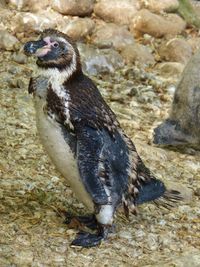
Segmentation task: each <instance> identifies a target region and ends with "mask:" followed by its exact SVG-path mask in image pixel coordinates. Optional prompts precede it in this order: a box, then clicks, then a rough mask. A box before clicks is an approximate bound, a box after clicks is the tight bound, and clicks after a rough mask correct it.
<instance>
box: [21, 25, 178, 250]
mask: <svg viewBox="0 0 200 267" xmlns="http://www.w3.org/2000/svg"><path fill="white" fill-rule="evenodd" d="M37 42H38V44H37ZM44 43H45V44H44ZM37 46H38V48H37ZM25 52H26V53H27V54H33V55H36V56H38V60H37V65H38V67H39V72H38V76H36V77H33V78H31V80H30V84H29V93H32V94H33V96H34V101H35V108H36V120H37V127H38V131H39V134H40V137H41V140H42V143H43V145H44V147H45V148H46V150H47V152H48V154H49V156H50V157H51V159H52V161H53V162H54V164H55V165H56V167H57V169H58V170H59V171H60V172H61V173H62V174H63V176H64V177H65V178H66V179H67V182H68V184H69V185H70V186H71V188H72V190H73V191H74V192H75V194H76V195H77V197H78V198H79V200H80V201H82V202H83V203H84V204H85V205H86V207H87V208H88V210H89V211H90V212H91V213H93V214H95V217H96V218H95V219H94V217H92V218H93V219H92V220H94V222H95V223H96V224H97V226H98V227H97V228H98V230H97V233H96V234H89V233H85V234H82V235H79V236H78V238H77V239H76V240H74V241H73V244H74V245H80V246H85V247H88V246H93V245H97V244H99V242H100V241H101V239H102V238H105V237H106V236H107V233H108V228H109V227H110V226H111V225H112V223H113V216H114V213H115V211H116V209H117V207H118V206H119V205H120V204H123V207H124V211H125V214H126V216H128V215H129V212H132V213H136V205H138V204H142V203H144V202H147V201H156V200H158V199H159V198H160V197H162V198H163V199H166V200H168V201H170V200H171V201H175V200H177V199H179V198H180V197H179V196H178V192H176V191H167V190H166V188H165V185H164V184H163V183H162V182H161V181H160V180H157V179H156V178H155V177H154V176H153V175H152V174H151V172H150V171H149V169H148V168H146V167H145V165H144V164H143V162H142V160H141V159H140V157H139V155H138V154H137V151H136V149H135V146H134V144H133V143H132V141H131V140H130V139H129V138H128V137H127V136H126V135H125V133H124V132H123V130H122V129H121V127H120V124H119V122H118V121H117V119H116V116H115V114H114V113H113V112H112V110H111V109H110V108H109V106H108V105H107V104H106V102H105V101H104V99H103V98H102V96H101V94H100V92H99V91H98V89H97V87H96V86H95V84H94V83H93V81H92V80H91V79H89V78H88V77H87V76H86V75H84V74H83V72H82V69H81V63H80V57H79V53H78V50H77V48H76V45H75V44H74V43H73V42H72V41H71V39H69V37H67V36H66V35H64V34H63V33H60V32H58V31H55V30H46V31H44V32H43V33H42V35H41V39H40V40H39V41H34V42H29V43H27V44H26V45H25ZM163 205H167V204H166V201H163ZM79 220H81V219H80V217H79ZM84 221H85V218H84ZM86 225H89V224H88V222H87V224H86Z"/></svg>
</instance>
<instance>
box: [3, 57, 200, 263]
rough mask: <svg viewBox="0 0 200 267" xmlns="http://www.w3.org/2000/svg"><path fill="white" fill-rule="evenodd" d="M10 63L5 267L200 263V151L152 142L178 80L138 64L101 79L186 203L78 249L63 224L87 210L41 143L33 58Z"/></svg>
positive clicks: (122, 222)
mask: <svg viewBox="0 0 200 267" xmlns="http://www.w3.org/2000/svg"><path fill="white" fill-rule="evenodd" d="M9 58H10V54H9V53H4V54H3V53H2V54H1V59H2V60H1V62H2V64H1V66H0V74H1V77H0V81H1V91H0V105H1V109H0V121H1V126H0V138H1V142H0V150H1V155H2V157H1V159H0V175H1V179H0V200H1V201H0V266H2V267H11V266H12V267H15V266H16V267H18V266H19V267H23V266H33V267H36V266H37V267H42V266H45V267H46V266H56V267H57V266H60V267H62V266H70V267H73V266H78V267H79V266H80V267H81V266H91V267H93V266H95V267H98V266H115V267H117V266H138V267H141V266H146V267H147V266H177V267H179V266H188V267H190V266H196V267H197V266H200V206H199V202H200V201H199V196H198V195H199V191H200V189H199V187H200V185H199V181H200V172H199V171H200V161H199V158H200V152H199V151H194V150H192V149H188V150H187V151H186V152H187V153H181V152H179V151H172V150H168V149H164V148H159V147H156V146H154V145H153V144H152V143H151V139H152V128H153V126H155V125H157V124H158V123H159V122H161V121H162V120H163V119H164V118H165V117H167V112H168V110H169V108H170V104H171V100H172V92H171V91H170V90H171V89H173V86H171V85H173V84H175V82H176V81H177V79H163V78H162V77H159V76H157V75H156V74H152V72H151V71H150V70H149V71H148V70H147V71H146V72H144V71H143V70H141V69H139V68H136V67H134V68H133V67H132V68H126V69H123V70H121V71H119V72H116V73H114V74H112V75H110V74H109V75H103V76H99V77H98V78H95V81H96V83H97V84H98V86H99V88H100V89H101V92H102V94H103V95H104V97H105V98H106V100H107V102H108V103H109V105H110V106H111V107H112V109H113V110H114V111H115V112H116V113H117V115H118V118H119V121H120V123H121V125H122V127H123V128H125V130H126V133H127V134H128V135H129V136H130V137H131V138H132V139H133V140H134V142H135V144H136V147H137V149H138V151H139V154H140V155H141V157H142V158H143V159H144V161H145V163H146V165H147V166H148V167H150V169H151V170H152V171H153V172H154V174H155V175H156V176H157V177H158V178H160V179H162V180H164V181H165V182H166V184H168V185H169V186H170V187H171V188H176V189H180V190H181V191H182V192H183V194H185V196H186V197H185V201H184V202H181V203H178V204H177V205H176V206H175V207H174V208H173V209H170V210H165V209H163V208H157V207H155V206H154V205H153V204H148V205H143V206H141V207H139V214H138V216H132V217H131V218H130V220H129V221H128V220H127V219H125V217H124V216H123V214H122V213H119V214H118V215H117V217H116V219H115V224H116V233H114V234H112V235H111V236H110V238H109V240H107V241H106V242H103V243H102V244H101V246H100V247H96V248H90V249H82V248H73V247H70V243H71V241H72V240H73V238H74V237H75V233H76V230H72V229H69V228H68V227H67V225H66V224H64V223H63V222H64V213H63V212H64V211H69V210H70V211H72V212H74V213H86V212H87V211H85V210H84V208H83V206H82V204H80V203H79V202H78V201H76V199H75V197H74V196H73V194H72V192H71V190H70V188H69V187H67V185H66V183H65V180H64V179H63V178H62V177H61V176H60V175H59V173H58V172H57V171H56V170H55V169H54V167H53V166H52V164H51V163H50V161H49V159H48V157H47V155H46V154H45V152H44V151H43V149H42V146H41V145H40V142H39V139H38V136H37V133H36V127H35V118H34V110H33V105H32V99H31V96H29V95H28V93H27V85H28V78H29V77H30V75H31V69H32V66H33V63H32V61H29V63H28V64H27V65H20V64H17V63H14V62H12V61H10V60H9ZM8 60H9V61H8ZM177 78H178V77H177ZM170 88H171V89H170ZM172 91H173V90H172Z"/></svg>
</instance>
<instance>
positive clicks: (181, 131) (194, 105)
mask: <svg viewBox="0 0 200 267" xmlns="http://www.w3.org/2000/svg"><path fill="white" fill-rule="evenodd" d="M199 69H200V50H198V51H197V52H196V53H195V54H194V56H192V57H191V59H190V61H189V62H188V64H187V65H186V67H185V69H184V71H183V74H182V78H181V80H180V82H179V84H178V86H177V89H176V91H175V95H174V99H173V103H172V108H171V112H170V115H169V118H168V119H166V120H165V121H164V122H163V123H162V124H160V125H159V126H158V127H157V128H155V129H154V140H153V142H154V143H155V144H158V145H171V146H181V147H183V148H184V147H186V146H187V145H188V146H192V147H194V148H196V147H197V148H199V147H200V106H199V103H200V75H199Z"/></svg>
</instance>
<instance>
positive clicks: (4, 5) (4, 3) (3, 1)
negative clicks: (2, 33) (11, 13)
mask: <svg viewBox="0 0 200 267" xmlns="http://www.w3.org/2000/svg"><path fill="white" fill-rule="evenodd" d="M0 7H3V8H5V7H6V1H5V0H1V2H0Z"/></svg>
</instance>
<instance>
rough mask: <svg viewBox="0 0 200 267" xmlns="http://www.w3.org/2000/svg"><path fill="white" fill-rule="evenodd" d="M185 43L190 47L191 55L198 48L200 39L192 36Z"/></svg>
mask: <svg viewBox="0 0 200 267" xmlns="http://www.w3.org/2000/svg"><path fill="white" fill-rule="evenodd" d="M187 42H188V44H189V45H190V46H191V47H192V51H193V53H194V52H196V51H197V50H198V49H199V48H200V37H194V36H192V37H191V38H190V39H188V40H187Z"/></svg>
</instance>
